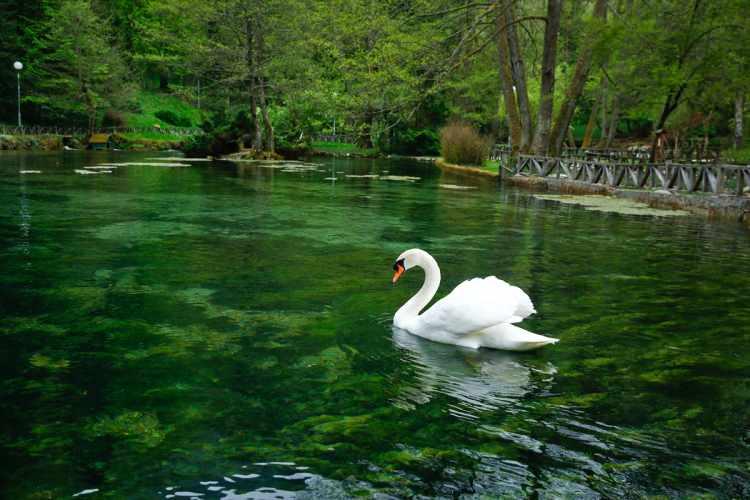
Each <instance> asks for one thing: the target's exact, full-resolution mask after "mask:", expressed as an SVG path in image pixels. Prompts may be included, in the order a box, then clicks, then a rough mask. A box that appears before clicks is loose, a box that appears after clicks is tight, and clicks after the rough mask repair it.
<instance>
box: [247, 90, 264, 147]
mask: <svg viewBox="0 0 750 500" xmlns="http://www.w3.org/2000/svg"><path fill="white" fill-rule="evenodd" d="M253 87H254V86H253ZM250 92H252V95H251V96H250V119H251V120H252V121H253V131H252V138H253V144H252V147H253V149H254V150H256V151H260V150H262V149H263V135H262V132H261V128H260V123H259V120H258V99H257V98H256V97H255V88H252V90H251V91H250Z"/></svg>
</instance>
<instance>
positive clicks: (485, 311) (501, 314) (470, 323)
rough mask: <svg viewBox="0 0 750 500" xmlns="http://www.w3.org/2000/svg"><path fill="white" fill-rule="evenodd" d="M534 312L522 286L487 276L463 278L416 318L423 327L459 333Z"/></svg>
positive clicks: (515, 319)
mask: <svg viewBox="0 0 750 500" xmlns="http://www.w3.org/2000/svg"><path fill="white" fill-rule="evenodd" d="M535 312H536V311H535V310H534V304H532V302H531V299H530V298H529V296H528V295H526V293H524V291H523V290H521V289H520V288H518V287H516V286H511V285H509V284H508V283H506V282H505V281H503V280H500V279H497V278H496V277H494V276H489V277H487V278H474V279H472V280H467V281H464V282H463V283H461V284H460V285H458V286H457V287H456V288H455V289H454V290H453V291H452V292H451V293H449V294H448V295H446V296H445V297H443V298H442V299H440V300H439V301H437V302H436V303H435V305H433V306H432V307H431V308H429V309H428V310H427V311H425V312H424V313H422V314H421V315H420V316H419V318H420V323H421V324H422V326H423V327H424V328H425V329H427V330H432V329H434V330H442V331H447V332H450V333H452V334H454V335H458V336H461V335H467V334H470V333H475V332H478V331H481V330H484V329H485V328H489V327H491V326H493V325H497V324H500V323H517V322H519V321H521V320H523V319H524V318H525V317H527V316H528V315H530V314H533V313H535Z"/></svg>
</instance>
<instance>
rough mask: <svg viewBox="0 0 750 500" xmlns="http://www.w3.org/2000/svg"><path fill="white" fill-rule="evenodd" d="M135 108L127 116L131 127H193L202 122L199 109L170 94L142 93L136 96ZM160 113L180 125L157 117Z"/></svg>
mask: <svg viewBox="0 0 750 500" xmlns="http://www.w3.org/2000/svg"><path fill="white" fill-rule="evenodd" d="M134 108H135V109H134V110H131V111H130V112H129V113H126V115H125V119H126V121H127V124H128V126H130V127H136V128H150V127H153V126H154V125H159V126H162V127H165V126H166V127H170V126H180V127H191V126H193V125H195V124H198V123H200V121H201V112H200V111H199V110H198V109H196V108H195V107H194V106H192V105H190V104H189V103H187V102H185V100H183V99H180V98H179V97H177V96H175V95H173V94H168V93H162V92H140V93H138V94H137V96H136V99H135V104H134ZM158 113H166V114H167V115H166V116H167V117H168V118H169V119H170V120H173V121H176V122H178V123H179V124H180V125H178V123H172V122H171V121H167V120H164V119H162V118H160V117H159V116H157V114H158ZM162 116H164V115H162Z"/></svg>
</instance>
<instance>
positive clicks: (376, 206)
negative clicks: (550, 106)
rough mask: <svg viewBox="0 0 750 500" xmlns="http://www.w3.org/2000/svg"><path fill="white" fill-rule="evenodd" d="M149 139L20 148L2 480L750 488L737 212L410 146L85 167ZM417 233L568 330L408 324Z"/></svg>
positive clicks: (57, 493) (15, 485)
mask: <svg viewBox="0 0 750 500" xmlns="http://www.w3.org/2000/svg"><path fill="white" fill-rule="evenodd" d="M147 156H153V155H141V156H137V157H135V156H133V155H126V154H125V153H110V156H107V153H102V154H100V155H99V156H93V155H84V154H81V153H65V154H55V155H42V154H25V155H15V154H2V155H0V209H1V210H0V263H1V264H0V278H1V283H2V285H1V286H2V294H1V295H0V318H2V323H1V324H0V342H1V344H0V345H1V346H2V349H1V350H0V356H1V357H2V359H1V361H2V362H1V363H0V373H2V379H1V380H2V393H0V395H1V396H2V397H1V398H0V415H1V417H0V422H1V423H2V434H1V435H0V470H1V472H0V481H1V482H2V483H1V484H0V487H1V488H2V492H3V494H4V496H5V497H7V498H66V497H68V498H69V497H71V495H75V494H78V495H79V497H82V498H102V497H103V498H189V497H190V496H191V494H192V496H194V497H198V498H259V497H263V496H264V495H265V498H277V497H282V498H289V497H293V496H295V495H296V496H298V497H302V498H311V497H319V498H346V497H352V496H371V495H374V494H375V493H378V492H379V493H382V494H386V495H392V496H395V497H409V496H415V495H417V496H418V495H424V496H428V497H434V496H442V497H447V498H451V497H459V496H460V497H462V498H474V497H476V498H498V497H501V498H502V497H510V498H517V497H524V496H531V497H538V498H556V497H568V498H587V497H591V498H596V497H607V498H612V497H623V496H626V497H631V498H633V497H635V498H638V497H643V496H652V495H663V496H668V497H686V496H691V497H694V496H699V495H705V496H707V497H713V496H716V497H729V498H739V497H746V496H749V495H750V449H749V445H750V383H749V382H748V380H749V379H748V374H749V373H750V372H749V369H750V356H749V355H750V347H748V342H749V341H750V327H749V326H748V325H750V306H749V305H748V292H750V272H748V268H749V267H750V237H749V235H748V232H747V231H746V230H745V229H743V228H742V227H740V226H735V225H730V224H718V223H709V222H707V221H706V220H704V219H701V218H696V217H676V218H673V217H664V218H655V217H651V216H635V215H621V214H616V213H614V214H613V213H602V212H592V211H587V210H584V209H582V208H581V207H576V206H571V205H561V204H559V203H557V202H554V201H547V200H540V199H536V198H534V197H533V196H531V195H530V194H528V193H525V192H522V191H516V190H512V189H505V190H498V189H497V188H496V186H495V185H494V184H493V183H492V182H490V181H485V180H479V179H466V178H463V179H462V178H459V177H453V176H450V175H448V174H441V173H440V172H439V171H438V170H437V169H434V168H433V167H432V166H430V165H428V164H424V163H414V162H406V161H401V162H396V161H385V160H384V161H364V160H356V161H355V160H339V161H330V160H326V161H321V165H322V166H321V167H320V170H324V171H314V170H309V171H293V172H289V171H287V172H284V171H281V170H280V169H271V168H259V167H255V166H251V165H247V164H245V165H241V166H237V165H233V164H229V163H221V164H219V163H216V164H196V165H195V166H192V167H189V168H164V167H153V166H127V167H120V168H118V169H116V170H115V171H114V172H113V173H111V174H101V175H79V174H75V173H74V172H73V170H74V169H75V168H81V167H82V166H84V165H92V164H96V163H99V162H102V161H104V160H109V161H117V162H121V161H132V160H133V159H134V158H144V157H147ZM22 169H30V170H31V169H33V170H41V171H42V172H43V173H41V174H25V175H21V174H19V173H18V172H19V170H22ZM384 170H388V174H390V175H408V176H414V177H420V180H417V181H414V182H407V181H403V180H381V179H372V178H351V177H349V178H347V177H345V176H346V174H357V175H366V174H378V173H382V172H383V171H384ZM332 175H333V176H335V177H337V180H331V179H330V177H331V176H332ZM441 176H442V177H441ZM441 184H454V185H464V186H472V187H475V188H476V189H472V190H455V189H447V188H445V187H441V186H440V185H441ZM415 246H418V247H421V248H423V249H425V250H428V251H429V252H430V253H432V254H433V255H434V256H435V257H436V259H437V260H438V262H439V263H440V264H441V267H442V272H443V285H442V287H441V292H439V293H445V291H446V290H449V289H451V288H452V287H454V286H455V285H457V284H458V283H459V282H461V281H462V280H463V279H465V278H468V277H473V276H484V275H488V274H496V275H498V276H501V277H502V278H504V279H506V280H508V281H510V282H511V283H514V284H516V285H518V286H521V287H522V288H523V289H525V290H526V291H527V292H528V293H529V295H530V296H531V297H532V299H533V300H534V302H535V304H536V306H537V309H538V311H539V312H538V314H537V315H536V316H534V317H533V318H532V319H529V320H526V321H525V322H524V323H523V326H524V327H526V328H528V329H530V330H532V331H535V332H538V333H542V334H545V335H549V336H553V337H558V338H560V339H561V341H560V343H559V344H557V345H555V346H551V347H548V348H545V349H543V350H540V351H536V352H533V353H525V354H513V353H503V352H492V351H485V350H480V351H476V352H475V351H470V350H465V349H461V348H457V347H452V346H445V345H439V344H434V343H430V342H428V341H424V340H422V339H419V338H415V337H413V336H411V335H409V334H406V333H404V332H399V331H393V329H392V327H391V319H392V315H393V313H394V311H395V310H396V309H397V308H398V307H399V306H400V304H401V303H403V302H404V301H405V300H406V299H407V298H408V297H409V296H410V294H411V293H413V292H415V291H416V289H417V288H418V287H419V285H420V283H421V278H422V276H421V274H420V273H419V271H415V272H410V273H407V274H406V275H405V277H404V278H403V279H402V280H401V281H400V282H399V285H398V286H397V287H395V288H394V287H392V286H391V284H390V277H391V274H392V270H391V266H392V264H393V260H394V258H395V257H396V256H397V255H398V254H399V253H400V252H401V251H403V250H405V249H407V248H410V247H415ZM92 490H96V491H92Z"/></svg>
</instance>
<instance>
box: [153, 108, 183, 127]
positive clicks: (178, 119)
mask: <svg viewBox="0 0 750 500" xmlns="http://www.w3.org/2000/svg"><path fill="white" fill-rule="evenodd" d="M154 116H155V117H156V118H158V119H160V120H161V121H163V122H165V123H168V124H169V125H174V126H175V127H189V126H191V125H192V123H191V121H190V119H189V118H187V117H182V116H179V115H177V113H175V112H174V111H170V110H168V109H165V110H162V111H157V112H156V113H154Z"/></svg>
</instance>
